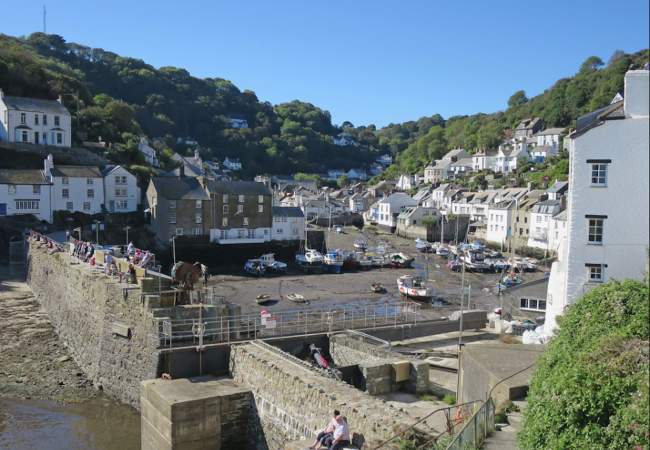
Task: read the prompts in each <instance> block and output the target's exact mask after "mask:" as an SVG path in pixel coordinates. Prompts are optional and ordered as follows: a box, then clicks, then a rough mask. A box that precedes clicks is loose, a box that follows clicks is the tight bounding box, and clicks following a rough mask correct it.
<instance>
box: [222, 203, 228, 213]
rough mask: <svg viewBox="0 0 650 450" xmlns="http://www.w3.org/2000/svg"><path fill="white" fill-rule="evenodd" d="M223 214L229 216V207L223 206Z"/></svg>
mask: <svg viewBox="0 0 650 450" xmlns="http://www.w3.org/2000/svg"><path fill="white" fill-rule="evenodd" d="M223 213H224V214H228V205H223Z"/></svg>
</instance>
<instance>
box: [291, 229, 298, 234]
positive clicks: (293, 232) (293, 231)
mask: <svg viewBox="0 0 650 450" xmlns="http://www.w3.org/2000/svg"><path fill="white" fill-rule="evenodd" d="M291 234H293V235H294V236H295V235H297V234H298V228H292V229H291Z"/></svg>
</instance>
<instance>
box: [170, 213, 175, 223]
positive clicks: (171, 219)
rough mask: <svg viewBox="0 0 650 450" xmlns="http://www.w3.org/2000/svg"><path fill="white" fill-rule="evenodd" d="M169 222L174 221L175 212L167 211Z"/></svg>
mask: <svg viewBox="0 0 650 450" xmlns="http://www.w3.org/2000/svg"><path fill="white" fill-rule="evenodd" d="M169 223H176V213H169Z"/></svg>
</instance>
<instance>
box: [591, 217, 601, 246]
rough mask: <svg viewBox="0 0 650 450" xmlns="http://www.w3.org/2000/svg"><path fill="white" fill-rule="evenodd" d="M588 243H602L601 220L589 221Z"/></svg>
mask: <svg viewBox="0 0 650 450" xmlns="http://www.w3.org/2000/svg"><path fill="white" fill-rule="evenodd" d="M589 243H590V244H602V243H603V219H589Z"/></svg>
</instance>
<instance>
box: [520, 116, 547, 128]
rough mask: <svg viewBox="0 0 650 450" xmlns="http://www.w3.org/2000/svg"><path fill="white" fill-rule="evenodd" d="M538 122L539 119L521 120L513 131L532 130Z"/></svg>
mask: <svg viewBox="0 0 650 450" xmlns="http://www.w3.org/2000/svg"><path fill="white" fill-rule="evenodd" d="M540 120H541V119H540V118H539V117H534V118H532V119H525V120H522V121H521V122H519V125H517V128H515V130H525V129H528V128H533V127H534V126H535V125H536V124H537V122H539V121H540Z"/></svg>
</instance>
